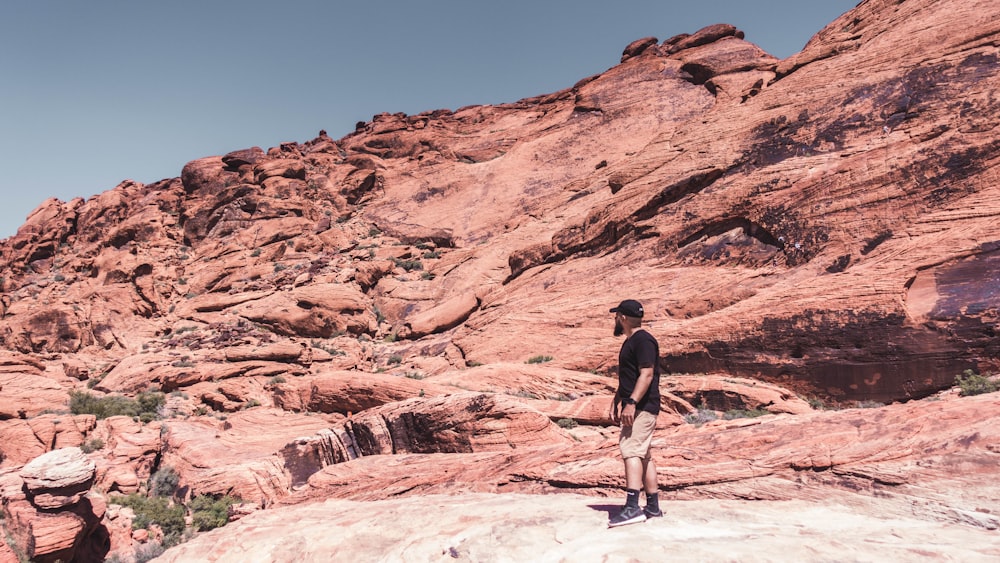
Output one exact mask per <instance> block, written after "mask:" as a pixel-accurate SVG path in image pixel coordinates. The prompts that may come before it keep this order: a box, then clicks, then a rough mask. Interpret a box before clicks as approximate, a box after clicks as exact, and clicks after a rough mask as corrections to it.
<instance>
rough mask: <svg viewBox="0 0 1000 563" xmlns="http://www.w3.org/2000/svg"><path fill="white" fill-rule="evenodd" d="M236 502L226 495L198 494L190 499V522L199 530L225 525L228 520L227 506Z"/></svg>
mask: <svg viewBox="0 0 1000 563" xmlns="http://www.w3.org/2000/svg"><path fill="white" fill-rule="evenodd" d="M236 502H238V500H237V499H235V498H233V497H231V496H229V495H226V496H224V497H222V498H218V499H217V498H215V497H213V496H211V495H198V496H196V497H194V498H193V499H191V503H190V505H189V507H190V508H191V524H192V525H193V526H194V528H195V529H196V530H198V531H199V532H204V531H207V530H213V529H215V528H219V527H222V526H225V525H226V523H228V522H229V507H230V506H232V505H233V504H235V503H236Z"/></svg>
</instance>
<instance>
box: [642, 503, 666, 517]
mask: <svg viewBox="0 0 1000 563" xmlns="http://www.w3.org/2000/svg"><path fill="white" fill-rule="evenodd" d="M642 512H643V514H645V515H646V518H659V517H661V516H663V511H662V510H660V509H659V508H657V509H656V510H655V511H653V510H650V509H649V507H648V506H647V507H646V508H643V509H642Z"/></svg>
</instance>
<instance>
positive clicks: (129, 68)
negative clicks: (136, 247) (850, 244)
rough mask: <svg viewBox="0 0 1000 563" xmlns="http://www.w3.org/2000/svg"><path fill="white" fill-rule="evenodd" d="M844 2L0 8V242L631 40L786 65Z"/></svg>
mask: <svg viewBox="0 0 1000 563" xmlns="http://www.w3.org/2000/svg"><path fill="white" fill-rule="evenodd" d="M856 3H857V0H849V1H844V0H822V1H815V0H811V1H804V0H759V1H754V0H698V1H694V2H690V1H666V0H659V1H657V0H634V1H622V2H607V1H605V2H601V1H596V0H565V1H563V0H554V1H547V0H530V1H527V0H506V1H503V2H496V1H494V2H482V1H476V0H427V1H419V0H397V1H385V0H356V1H353V2H338V1H335V0H327V1H320V0H302V1H294V0H288V1H284V2H278V1H276V0H271V1H268V2H262V1H258V0H243V1H230V0H198V1H190V0H162V1H157V0H149V1H145V0H118V1H111V0H86V1H85V0H51V1H50V0H3V2H2V5H0V195H2V198H3V203H2V205H0V238H6V237H8V236H10V235H13V234H14V233H15V232H16V231H17V228H18V227H19V226H20V225H21V224H22V223H23V222H24V219H25V217H27V215H28V214H29V213H30V212H31V211H32V210H33V209H34V208H36V207H37V206H38V204H40V203H41V202H42V201H44V200H45V199H46V198H48V197H57V198H59V199H61V200H63V201H68V200H70V199H72V198H74V197H80V196H82V197H91V196H93V195H95V194H98V193H101V192H103V191H105V190H109V189H111V188H113V187H114V186H116V185H117V184H118V183H119V182H121V181H122V180H124V179H133V180H136V181H139V182H144V183H151V182H155V181H157V180H160V179H163V178H171V177H175V176H179V175H180V171H181V168H182V167H183V166H184V164H185V163H186V162H188V161H190V160H193V159H195V158H200V157H203V156H211V155H221V154H225V153H227V152H229V151H232V150H236V149H242V148H247V147H251V146H260V147H262V148H264V149H265V150H266V149H267V148H268V147H273V146H276V145H278V144H279V143H281V142H285V141H296V142H303V141H307V140H310V139H312V138H314V137H316V135H317V134H318V133H319V131H320V130H321V129H325V130H326V131H327V132H328V133H329V135H330V136H331V137H333V138H340V137H342V136H344V135H346V134H347V133H349V132H351V131H353V129H354V124H355V123H356V122H358V121H368V120H370V119H371V118H372V116H373V115H375V114H376V113H380V112H405V113H408V114H415V113H420V112H422V111H426V110H433V109H440V108H448V109H457V108H459V107H461V106H465V105H472V104H497V103H506V102H513V101H516V100H519V99H521V98H525V97H529V96H535V95H539V94H546V93H549V92H554V91H557V90H561V89H563V88H567V87H570V86H572V85H573V84H574V83H576V82H577V81H578V80H579V79H581V78H584V77H587V76H590V75H593V74H597V73H600V72H603V71H605V70H607V69H608V68H610V67H612V66H614V65H615V64H617V63H618V61H619V59H620V57H621V52H622V50H623V49H624V48H625V46H626V45H628V44H629V43H630V42H631V41H633V40H635V39H639V38H641V37H647V36H655V37H657V38H659V39H660V40H661V41H663V40H665V39H667V38H669V37H672V36H674V35H676V34H679V33H692V32H694V31H697V30H698V29H700V28H702V27H704V26H706V25H710V24H713V23H731V24H733V25H735V26H737V27H738V28H740V29H742V30H743V31H744V32H745V33H746V39H747V40H748V41H751V42H753V43H756V44H757V45H759V46H761V47H762V48H763V49H764V50H766V51H768V52H769V53H771V54H772V55H775V56H777V57H780V58H784V57H788V56H789V55H792V54H793V53H796V52H798V51H800V50H801V49H802V47H803V46H804V45H805V43H806V41H808V40H809V38H810V37H812V36H813V35H814V34H815V33H816V32H817V31H819V30H820V29H822V28H823V27H824V26H825V25H826V24H827V23H829V22H830V21H832V20H833V19H834V18H836V17H837V16H839V15H840V14H842V13H844V12H846V11H847V10H850V9H851V8H853V7H854V6H855V5H856Z"/></svg>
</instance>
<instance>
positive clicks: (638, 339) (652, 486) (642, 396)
mask: <svg viewBox="0 0 1000 563" xmlns="http://www.w3.org/2000/svg"><path fill="white" fill-rule="evenodd" d="M611 312H612V313H614V314H615V333H614V334H615V336H621V335H623V334H624V335H625V342H624V343H623V344H622V348H621V351H620V352H619V353H618V391H617V392H616V393H615V399H614V402H613V403H612V406H611V420H612V421H614V422H615V423H621V436H620V437H619V439H618V446H619V448H620V449H621V452H622V459H623V460H624V462H625V492H626V497H625V507H624V508H623V509H622V511H621V512H620V513H618V514H617V515H614V516H612V517H611V520H610V521H608V527H611V528H613V527H615V526H624V525H625V524H633V523H636V522H643V521H645V520H646V518H654V517H657V516H663V512H661V511H660V502H659V497H658V492H659V485H658V484H657V480H656V463H654V462H653V458H652V456H651V455H650V444H651V443H652V441H653V430H654V429H655V428H656V415H657V414H659V412H660V361H659V360H660V345H659V343H657V342H656V339H655V338H653V335H651V334H649V333H648V332H646V330H644V329H643V328H642V316H643V310H642V304H641V303H639V302H638V301H635V300H633V299H626V300H625V301H622V302H621V303H620V304H619V305H618V306H617V307H615V308H613V309H611ZM619 407H620V408H621V413H620V414H619ZM643 489H645V491H646V507H645V509H642V508H639V491H640V490H643Z"/></svg>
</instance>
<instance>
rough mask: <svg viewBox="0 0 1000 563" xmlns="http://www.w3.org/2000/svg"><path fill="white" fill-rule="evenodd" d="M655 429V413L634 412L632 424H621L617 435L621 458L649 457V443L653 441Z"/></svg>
mask: <svg viewBox="0 0 1000 563" xmlns="http://www.w3.org/2000/svg"><path fill="white" fill-rule="evenodd" d="M655 429H656V415H655V414H653V413H650V412H646V411H638V412H637V413H635V421H634V422H633V423H632V426H622V433H621V435H620V436H619V437H618V447H619V448H621V451H622V459H628V458H630V457H641V458H643V459H649V458H650V455H649V445H650V444H651V443H652V442H653V430H655Z"/></svg>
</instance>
